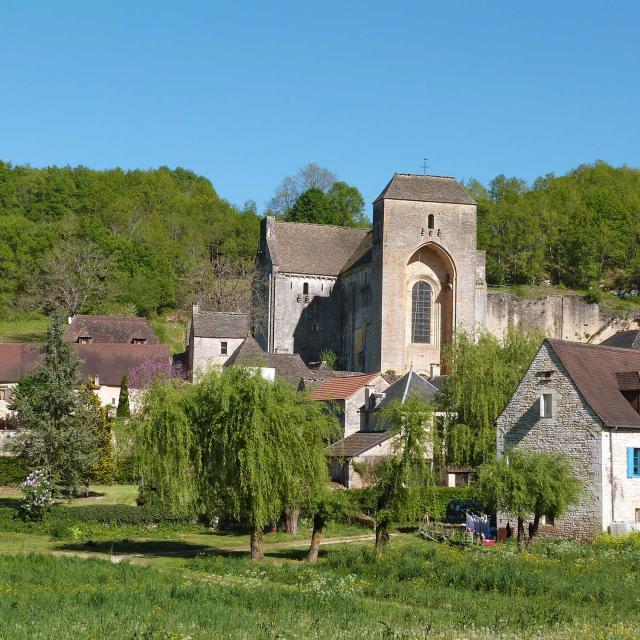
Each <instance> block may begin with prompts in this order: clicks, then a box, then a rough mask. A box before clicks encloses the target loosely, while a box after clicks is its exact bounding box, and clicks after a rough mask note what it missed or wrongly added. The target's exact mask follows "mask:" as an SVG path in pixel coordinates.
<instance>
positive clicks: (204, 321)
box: [188, 303, 249, 381]
mask: <svg viewBox="0 0 640 640" xmlns="http://www.w3.org/2000/svg"><path fill="white" fill-rule="evenodd" d="M248 335H249V316H248V315H247V314H246V313H235V312H230V311H203V310H201V309H200V307H199V306H198V305H197V304H195V303H194V305H193V307H192V310H191V323H190V327H189V345H188V369H189V377H190V379H191V381H194V380H197V378H198V375H201V374H203V373H206V372H207V371H209V369H211V368H212V367H216V366H220V367H221V366H224V365H225V364H226V362H227V360H229V358H230V357H231V356H232V355H233V353H234V352H235V351H236V350H237V349H238V348H239V347H240V345H241V344H242V343H243V342H244V340H245V338H246V337H247V336H248Z"/></svg>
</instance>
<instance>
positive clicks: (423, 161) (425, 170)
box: [422, 158, 431, 176]
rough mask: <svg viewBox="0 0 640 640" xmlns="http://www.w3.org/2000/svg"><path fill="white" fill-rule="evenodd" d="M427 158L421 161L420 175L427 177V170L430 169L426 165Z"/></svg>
mask: <svg viewBox="0 0 640 640" xmlns="http://www.w3.org/2000/svg"><path fill="white" fill-rule="evenodd" d="M428 159H429V158H423V159H422V175H423V176H425V175H427V169H430V168H431V167H430V166H429V165H428V164H427V160H428Z"/></svg>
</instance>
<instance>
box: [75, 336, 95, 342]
mask: <svg viewBox="0 0 640 640" xmlns="http://www.w3.org/2000/svg"><path fill="white" fill-rule="evenodd" d="M92 341H93V340H92V338H91V336H79V337H78V344H89V343H90V342H92Z"/></svg>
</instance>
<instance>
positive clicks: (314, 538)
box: [309, 514, 324, 562]
mask: <svg viewBox="0 0 640 640" xmlns="http://www.w3.org/2000/svg"><path fill="white" fill-rule="evenodd" d="M323 529H324V518H323V517H322V516H319V515H318V514H316V515H315V516H313V532H312V533H311V546H310V547H309V562H315V561H316V560H317V559H318V551H320V536H321V535H322V530H323Z"/></svg>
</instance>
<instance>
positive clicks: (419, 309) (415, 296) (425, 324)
mask: <svg viewBox="0 0 640 640" xmlns="http://www.w3.org/2000/svg"><path fill="white" fill-rule="evenodd" d="M431 293H432V291H431V286H430V285H429V283H428V282H424V281H423V280H421V281H420V282H416V283H415V284H414V285H413V288H412V289H411V342H431Z"/></svg>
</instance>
